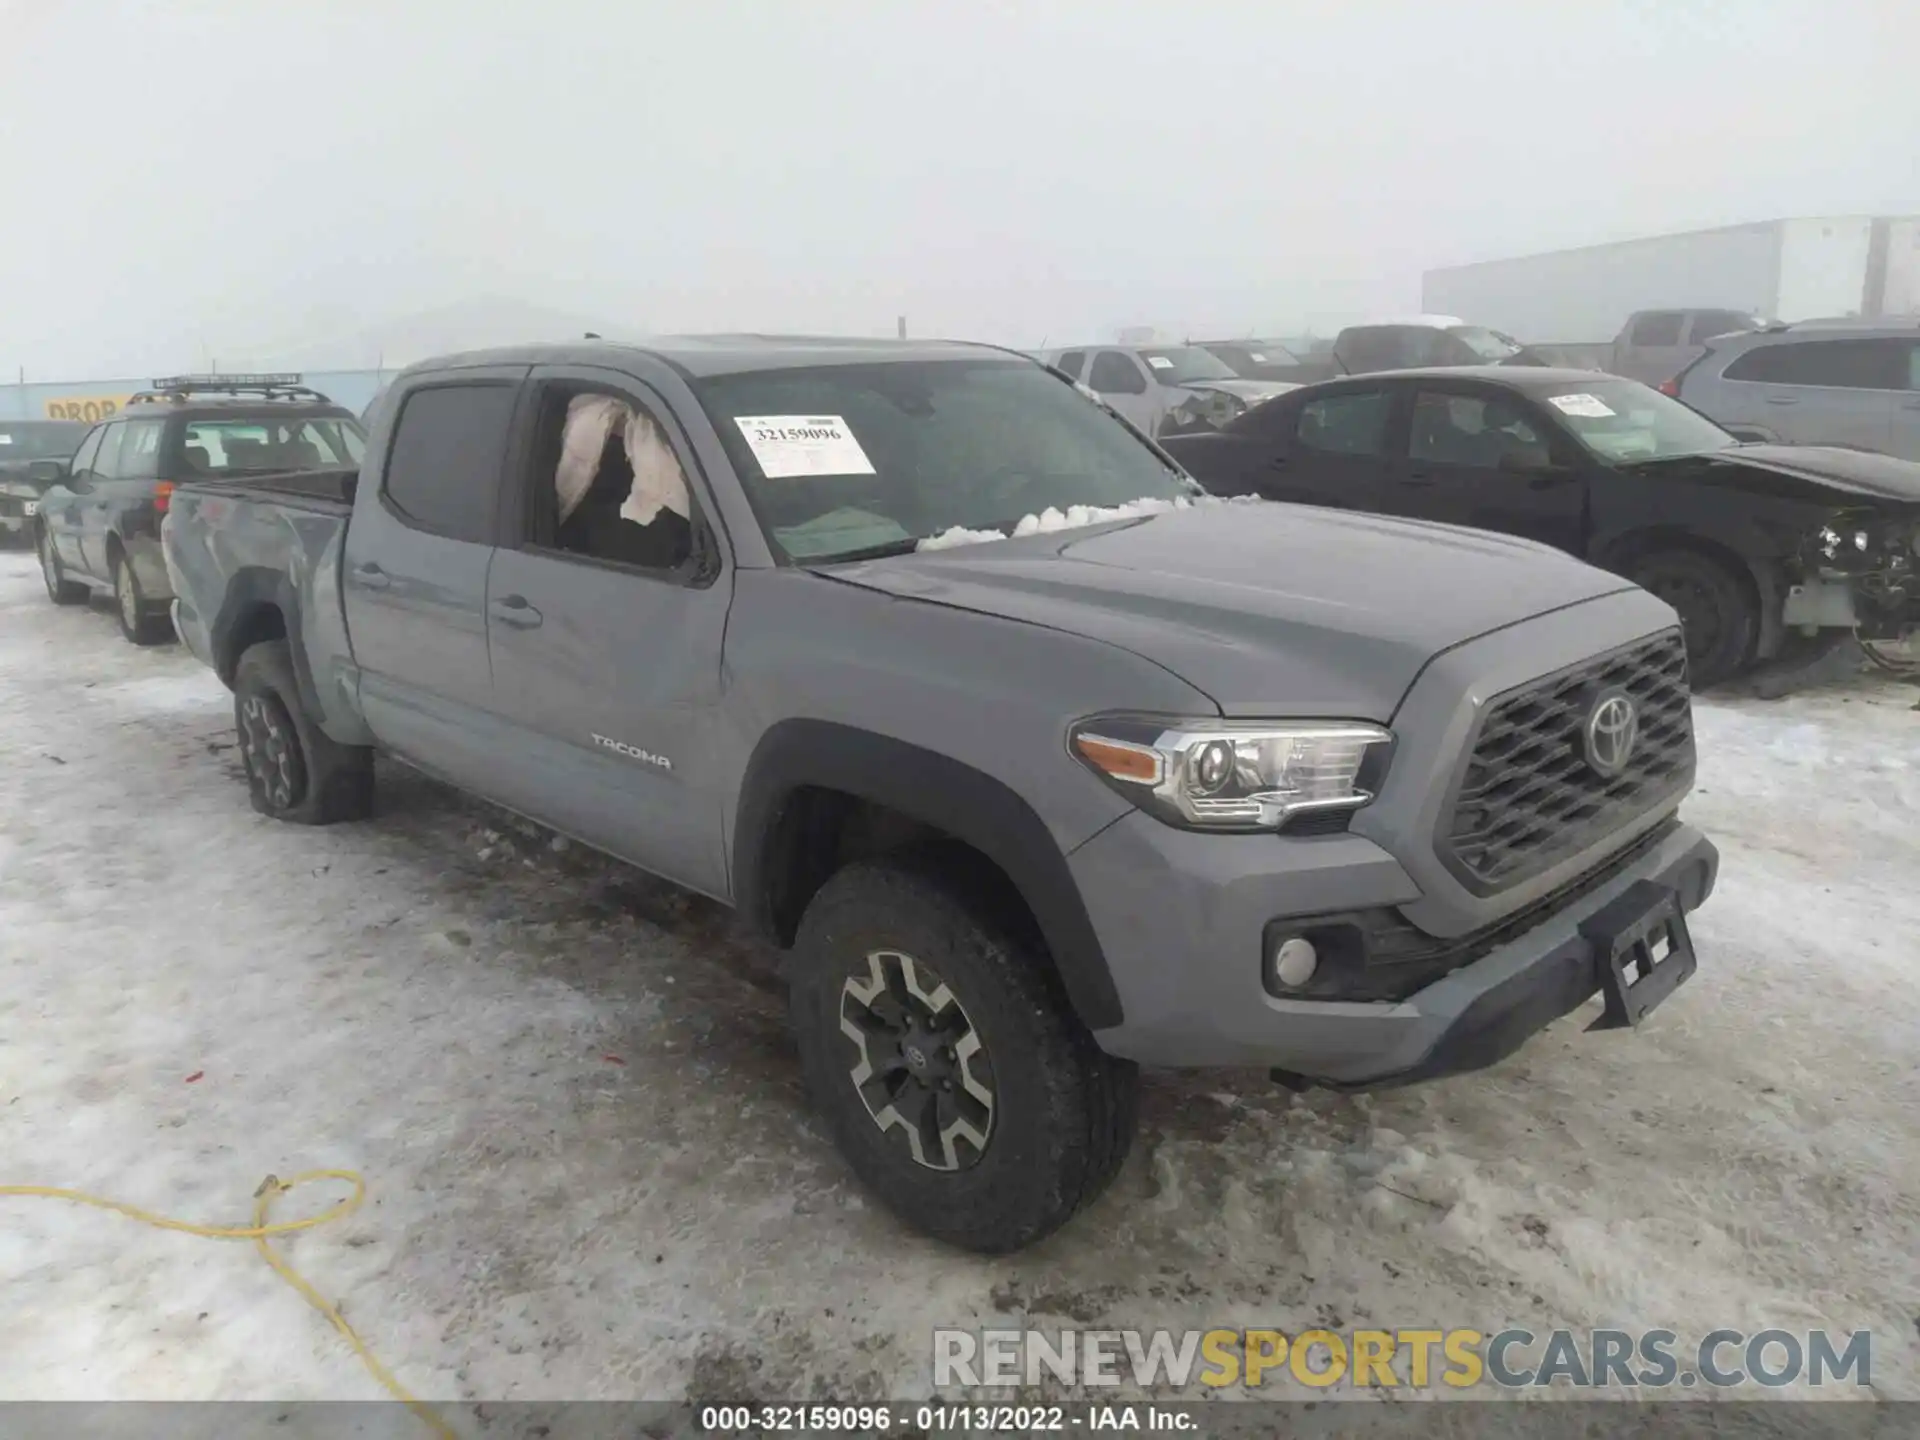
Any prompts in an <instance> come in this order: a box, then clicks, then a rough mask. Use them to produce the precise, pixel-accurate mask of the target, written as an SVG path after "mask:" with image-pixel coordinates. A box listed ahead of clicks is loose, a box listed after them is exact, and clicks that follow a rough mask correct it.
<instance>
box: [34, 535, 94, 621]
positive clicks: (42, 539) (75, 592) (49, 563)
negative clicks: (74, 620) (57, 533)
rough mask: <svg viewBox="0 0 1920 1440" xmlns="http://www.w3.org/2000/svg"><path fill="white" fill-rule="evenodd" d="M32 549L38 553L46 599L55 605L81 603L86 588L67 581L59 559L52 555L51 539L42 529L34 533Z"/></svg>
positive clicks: (85, 595)
mask: <svg viewBox="0 0 1920 1440" xmlns="http://www.w3.org/2000/svg"><path fill="white" fill-rule="evenodd" d="M33 548H34V549H35V550H37V551H38V552H39V553H40V578H41V579H42V580H43V581H44V582H46V587H47V599H49V600H51V601H52V602H53V603H54V604H56V605H79V604H81V603H83V602H84V601H85V600H86V598H87V587H86V586H84V585H82V584H81V583H80V582H79V581H78V580H69V579H67V576H66V572H65V571H64V570H62V569H61V568H60V557H59V556H58V555H56V554H54V553H53V537H52V536H50V535H48V534H47V532H46V531H45V530H44V529H42V530H36V531H34V535H33Z"/></svg>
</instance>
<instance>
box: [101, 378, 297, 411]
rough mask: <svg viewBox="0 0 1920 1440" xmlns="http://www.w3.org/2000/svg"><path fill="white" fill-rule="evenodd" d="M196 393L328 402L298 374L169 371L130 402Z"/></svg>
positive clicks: (176, 400) (178, 399)
mask: <svg viewBox="0 0 1920 1440" xmlns="http://www.w3.org/2000/svg"><path fill="white" fill-rule="evenodd" d="M195 395H229V396H241V395H247V396H254V397H257V398H259V399H262V400H294V401H306V402H309V403H318V404H321V405H331V404H332V403H333V401H332V400H331V399H329V398H328V397H327V396H325V395H322V394H321V393H320V392H319V391H318V390H315V389H313V388H312V387H310V386H307V385H303V384H301V383H300V377H299V376H298V375H279V374H273V375H169V376H167V377H166V378H164V379H160V380H155V381H154V382H153V386H152V388H151V389H147V390H142V391H141V392H140V393H139V394H137V395H134V396H131V397H130V398H129V399H128V400H127V403H128V404H129V405H158V404H167V403H171V404H174V405H179V404H183V403H185V402H186V401H187V400H188V399H189V398H191V397H192V396H195Z"/></svg>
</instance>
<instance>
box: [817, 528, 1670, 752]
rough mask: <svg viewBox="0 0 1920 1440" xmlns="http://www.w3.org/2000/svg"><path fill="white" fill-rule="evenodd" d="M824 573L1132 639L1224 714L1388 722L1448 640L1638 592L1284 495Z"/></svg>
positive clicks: (1542, 558) (1557, 565)
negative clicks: (1283, 501)
mask: <svg viewBox="0 0 1920 1440" xmlns="http://www.w3.org/2000/svg"><path fill="white" fill-rule="evenodd" d="M825 573H830V574H831V575H832V576H833V578H835V579H837V580H841V581H844V582H847V583H849V584H854V585H859V586H863V587H865V588H867V589H870V590H875V591H879V592H882V593H884V594H888V595H894V596H898V597H900V598H903V599H910V600H917V601H923V602H926V603H930V604H938V605H949V606H953V607H955V608H957V609H963V610H971V611H975V612H977V613H980V614H983V615H997V616H1001V617H1004V618H1006V619H1010V620H1018V621H1023V622H1025V623H1028V624H1033V625H1044V626H1046V627H1048V628H1049V629H1053V630H1061V631H1067V632H1069V633H1072V634H1078V635H1085V636H1088V637H1090V638H1092V639H1096V640H1102V641H1105V642H1107V643H1109V644H1113V645H1117V646H1120V647H1122V648H1123V649H1126V650H1130V651H1132V652H1134V653H1135V654H1137V655H1141V656H1143V657H1145V658H1147V659H1149V660H1152V661H1154V662H1155V663H1157V664H1159V665H1161V666H1163V667H1165V668H1166V669H1167V670H1170V671H1172V672H1173V673H1174V674H1176V675H1178V676H1179V677H1180V678H1181V679H1183V680H1185V681H1186V682H1187V683H1188V684H1190V685H1192V686H1193V687H1194V688H1195V689H1197V690H1200V691H1202V692H1203V693H1204V694H1206V695H1207V696H1209V697H1210V698H1211V699H1212V700H1213V701H1214V702H1215V703H1216V704H1217V705H1219V707H1220V709H1221V711H1222V713H1224V714H1227V715H1263V714H1264V715H1282V716H1303V717H1313V718H1320V717H1328V718H1331V717H1335V716H1339V717H1345V718H1349V719H1360V720H1373V721H1379V722H1385V721H1387V720H1388V719H1390V718H1391V717H1392V715H1393V712H1394V710H1395V709H1396V708H1398V706H1399V703H1400V700H1401V698H1402V697H1403V696H1404V695H1405V694H1406V692H1407V689H1408V687H1409V686H1410V685H1412V683H1413V681H1414V679H1415V677H1416V676H1418V675H1419V673H1420V671H1421V669H1422V668H1423V667H1424V666H1425V665H1426V664H1427V662H1428V661H1429V660H1431V659H1432V658H1433V657H1434V656H1435V655H1437V654H1439V653H1440V652H1442V651H1444V650H1448V649H1450V648H1452V647H1453V646H1456V645H1459V644H1461V643H1463V642H1465V641H1468V640H1471V639H1474V638H1475V637H1477V636H1480V635H1485V634H1487V633H1488V632H1490V631H1493V630H1498V629H1502V628H1504V627H1506V626H1508V625H1512V624H1515V623H1516V622H1518V621H1521V620H1525V619H1528V618H1530V617H1532V616H1535V615H1540V614H1545V613H1547V612H1549V611H1553V610H1559V609H1563V608H1565V607H1566V606H1569V605H1576V604H1580V603H1582V602H1583V601H1587V600H1592V599H1595V598H1597V597H1599V596H1602V595H1609V594H1613V593H1615V592H1617V591H1621V590H1629V589H1632V588H1633V587H1632V586H1631V585H1630V584H1629V583H1628V582H1627V581H1624V580H1621V579H1619V578H1617V577H1615V576H1613V575H1609V574H1606V573H1605V572H1604V571H1600V570H1596V569H1594V568H1592V567H1591V566H1588V565H1585V564H1582V563H1581V562H1579V561H1577V560H1574V559H1571V558H1569V557H1568V556H1566V555H1563V554H1561V553H1560V552H1559V551H1557V550H1551V549H1548V548H1546V547H1545V546H1542V545H1537V544H1535V543H1533V542H1532V541H1528V540H1516V539H1511V538H1509V537H1507V536H1504V535H1493V534H1488V533H1486V532H1484V531H1479V530H1468V529H1463V528H1459V527H1455V526H1451V525H1434V524H1428V523H1425V522H1421V521H1415V520H1397V519H1393V518H1390V517H1387V516H1379V515H1356V514H1349V513H1345V512H1342V511H1335V510H1321V509H1315V508H1312V507H1309V506H1297V505H1280V504H1255V505H1224V504H1216V505H1201V506H1196V507H1194V508H1193V509H1190V510H1180V511H1175V512H1173V513H1169V514H1163V515H1155V516H1151V517H1148V518H1145V519H1135V520H1122V521H1117V522H1111V523H1108V524H1105V525H1099V526H1092V527H1088V528H1086V529H1082V530H1069V531H1054V532H1051V533H1047V534H1041V535H1032V536H1027V537H1025V538H1023V539H1019V540H1005V541H993V542H988V543H985V544H979V545H963V546H958V547H956V548H953V549H949V550H938V551H922V552H919V553H917V554H913V555H906V556H900V557H889V558H887V559H882V560H872V561H866V562H862V563H860V564H857V565H849V566H845V567H835V568H834V569H833V570H832V571H830V572H825Z"/></svg>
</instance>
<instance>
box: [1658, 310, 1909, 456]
mask: <svg viewBox="0 0 1920 1440" xmlns="http://www.w3.org/2000/svg"><path fill="white" fill-rule="evenodd" d="M1661 389H1662V390H1664V391H1665V392H1666V393H1667V394H1669V395H1677V396H1679V398H1680V399H1682V400H1684V401H1686V402H1687V404H1689V405H1691V406H1693V408H1694V409H1696V410H1698V411H1699V412H1700V413H1701V414H1703V415H1707V416H1710V417H1712V418H1713V419H1714V420H1716V421H1718V422H1719V423H1720V424H1721V425H1722V426H1724V427H1725V428H1726V429H1728V430H1730V431H1732V432H1733V433H1734V434H1735V435H1738V436H1740V437H1742V438H1744V439H1749V440H1778V441H1784V442H1786V443H1788V444H1793V445H1849V446H1853V447H1855V448H1857V449H1861V450H1877V451H1879V452H1881V453H1882V454H1885V455H1897V456H1899V457H1900V458H1901V459H1902V460H1913V461H1920V321H1916V320H1907V321H1904V322H1893V321H1888V320H1874V321H1865V322H1861V321H1854V322H1837V321H1831V320H1823V321H1807V322H1804V323H1802V324H1799V325H1775V326H1770V327H1768V328H1767V329H1764V330H1755V331H1749V332H1747V333H1744V334H1739V335H1727V336H1723V337H1721V338H1719V339H1716V340H1713V341H1712V342H1711V343H1710V344H1709V345H1708V346H1707V348H1706V349H1705V350H1704V351H1703V352H1702V353H1701V354H1700V356H1699V357H1698V358H1697V359H1695V360H1694V361H1693V362H1692V363H1691V364H1689V365H1688V366H1686V367H1685V368H1684V369H1682V370H1680V371H1679V372H1678V373H1677V376H1676V378H1674V379H1672V380H1669V381H1668V382H1667V383H1666V384H1665V385H1663V386H1661Z"/></svg>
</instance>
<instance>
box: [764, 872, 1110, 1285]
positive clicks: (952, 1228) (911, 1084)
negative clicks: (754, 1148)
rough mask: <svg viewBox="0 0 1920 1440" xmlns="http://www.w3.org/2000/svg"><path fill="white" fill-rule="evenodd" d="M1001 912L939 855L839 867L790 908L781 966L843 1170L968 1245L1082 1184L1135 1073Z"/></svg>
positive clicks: (1004, 1233) (1070, 1204) (1055, 1209)
mask: <svg viewBox="0 0 1920 1440" xmlns="http://www.w3.org/2000/svg"><path fill="white" fill-rule="evenodd" d="M1005 910H1006V907H1005V902H1004V901H998V900H997V899H996V898H995V897H994V896H993V894H992V893H991V891H990V890H989V889H987V888H984V887H982V886H980V885H978V884H976V883H973V882H972V881H970V880H969V878H968V867H967V865H966V864H965V863H964V861H963V860H960V859H956V858H955V857H952V856H949V855H944V854H943V853H942V852H929V853H928V854H926V855H923V856H915V857H912V858H902V859H897V860H886V861H861V862H856V863H855V864H852V865H849V866H847V867H846V868H844V869H842V870H841V871H839V872H838V873H837V874H835V875H834V876H833V877H832V878H831V879H829V880H828V881H827V883H826V884H825V885H824V886H822V887H821V889H820V892H819V893H818V894H817V895H815V896H814V898H813V901H812V903H811V904H810V905H809V906H808V908H807V911H806V914H805V915H804V916H803V917H802V919H801V922H800V933H799V936H798V938H797V940H796V944H795V954H794V964H793V970H792V990H791V1005H792V1020H793V1026H794V1033H795V1039H796V1041H797V1043H798V1045H799V1049H800V1057H801V1065H802V1067H803V1069H804V1070H805V1073H806V1078H807V1086H808V1089H809V1090H810V1091H811V1092H812V1094H813V1096H814V1099H815V1103H816V1104H817V1105H818V1106H819V1107H820V1110H821V1112H822V1114H823V1115H824V1117H825V1119H826V1122H827V1124H828V1126H829V1128H830V1130H831V1131H832V1134H833V1138H834V1141H835V1143H836V1144H837V1145H838V1146H839V1148H840V1151H841V1153H842V1154H843V1155H844V1156H845V1157H846V1159H847V1162H848V1164H849V1165H850V1166H851V1167H852V1169H853V1171H854V1173H855V1174H856V1175H857V1176H858V1177H859V1178H860V1179H861V1180H862V1181H863V1182H864V1183H865V1184H866V1186H867V1187H868V1188H869V1189H870V1190H872V1191H873V1192H874V1194H876V1195H877V1196H879V1198H880V1199H881V1200H882V1201H884V1202H885V1203H886V1204H887V1205H888V1207H889V1208H891V1209H892V1210H894V1211H895V1212H896V1213H897V1214H899V1215H900V1216H901V1217H902V1218H903V1219H905V1220H906V1221H907V1222H908V1223H910V1224H912V1225H914V1226H916V1227H918V1228H919V1229H921V1230H923V1231H925V1232H927V1233H928V1234H930V1235H933V1236H936V1237H938V1238H939V1239H942V1240H945V1241H947V1242H949V1243H951V1244H954V1245H958V1246H962V1247H964V1248H966V1249H968V1250H974V1251H978V1252H980V1253H983V1254H1004V1253H1007V1252H1009V1251H1013V1250H1018V1249H1021V1248H1022V1247H1024V1246H1027V1245H1030V1244H1032V1243H1033V1242H1034V1241H1036V1240H1039V1239H1040V1238H1041V1237H1042V1236H1044V1235H1047V1234H1048V1233H1050V1232H1051V1231H1053V1230H1055V1229H1057V1228H1058V1227H1059V1226H1061V1225H1063V1224H1064V1223H1066V1221H1067V1220H1068V1219H1069V1218H1071V1217H1072V1216H1073V1215H1074V1214H1075V1213H1076V1212H1077V1211H1078V1210H1080V1209H1081V1208H1083V1207H1084V1206H1086V1205H1087V1204H1089V1203H1091V1202H1092V1200H1093V1199H1094V1198H1095V1197H1097V1196H1098V1195H1099V1194H1100V1192H1101V1191H1102V1190H1103V1189H1104V1188H1105V1187H1106V1185H1107V1183H1108V1181H1110V1180H1111V1179H1112V1177H1113V1175H1114V1173H1115V1172H1116V1171H1117V1170H1118V1169H1119V1167H1120V1164H1121V1162H1122V1161H1123V1160H1124V1159H1125V1158H1126V1153H1127V1149H1128V1146H1129V1145H1130V1144H1131V1143H1132V1138H1133V1130H1134V1123H1135V1114H1136V1098H1137V1091H1138V1084H1139V1072H1138V1070H1137V1069H1136V1067H1134V1066H1133V1065H1132V1064H1130V1063H1128V1062H1126V1061H1122V1060H1116V1059H1114V1058H1113V1057H1111V1056H1108V1055H1106V1054H1105V1053H1103V1052H1102V1051H1101V1050H1100V1048H1099V1047H1098V1046H1097V1045H1095V1044H1094V1042H1093V1039H1092V1037H1091V1036H1090V1035H1088V1033H1087V1032H1086V1030H1085V1029H1084V1028H1083V1027H1082V1026H1081V1025H1080V1023H1079V1022H1078V1020H1077V1019H1075V1018H1074V1016H1073V1013H1072V1010H1071V1007H1070V1006H1069V1005H1068V1003H1067V1000H1066V998H1065V996H1064V994H1062V993H1061V990H1060V986H1059V983H1058V980H1057V979H1056V977H1055V976H1054V974H1053V972H1052V968H1051V964H1050V962H1049V960H1048V958H1047V956H1046V953H1045V951H1044V949H1043V947H1042V946H1041V945H1040V944H1039V942H1038V940H1037V939H1036V938H1032V937H1030V936H1028V935H1027V934H1026V933H1025V932H1026V931H1027V930H1028V929H1029V928H1030V927H1028V926H1023V925H1022V924H1020V923H1018V922H1017V920H1015V919H1012V918H1010V917H1007V916H1006V913H1005Z"/></svg>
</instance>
